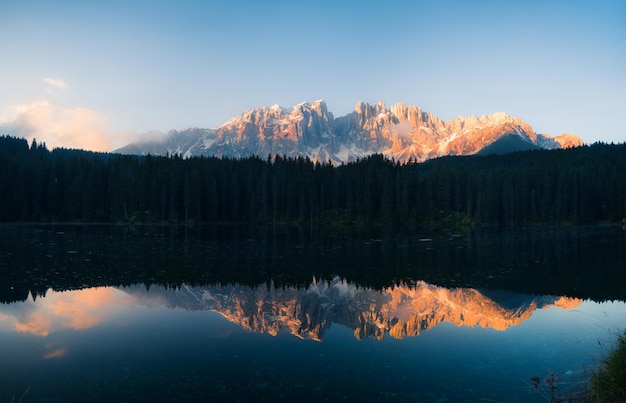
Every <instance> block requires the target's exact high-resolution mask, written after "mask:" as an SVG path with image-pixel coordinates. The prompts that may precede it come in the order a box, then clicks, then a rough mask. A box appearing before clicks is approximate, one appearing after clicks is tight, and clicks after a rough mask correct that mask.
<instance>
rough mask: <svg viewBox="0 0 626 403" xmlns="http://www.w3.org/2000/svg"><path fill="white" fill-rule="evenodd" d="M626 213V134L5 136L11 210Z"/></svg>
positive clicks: (287, 215) (308, 221) (282, 215)
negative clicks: (198, 148)
mask: <svg viewBox="0 0 626 403" xmlns="http://www.w3.org/2000/svg"><path fill="white" fill-rule="evenodd" d="M624 217H626V144H618V145H613V144H611V145H608V144H593V145H590V146H583V147H578V148H573V149H566V150H550V151H546V150H543V151H525V152H517V153H512V154H507V155H492V156H484V157H478V156H467V157H444V158H438V159H435V160H430V161H427V162H424V163H406V164H400V163H397V162H394V161H392V160H389V159H387V158H385V157H384V156H381V155H374V156H371V157H367V158H364V159H362V160H360V161H357V162H354V163H349V164H345V165H341V166H333V165H331V164H330V163H323V162H322V163H319V162H312V161H310V160H309V159H307V158H302V157H298V158H288V157H284V156H272V157H269V156H268V157H267V158H266V159H263V158H259V157H250V158H246V159H241V160H233V159H222V158H216V157H193V158H188V159H183V158H181V157H180V156H177V155H174V156H168V157H161V156H128V155H117V154H108V153H93V152H86V151H80V150H67V149H59V148H57V149H54V150H52V151H50V150H48V149H47V148H46V146H45V144H37V142H36V141H35V140H34V141H33V142H32V143H31V144H28V142H27V141H26V140H25V139H20V138H14V137H9V136H4V137H0V221H2V222H72V221H79V222H136V223H138V222H152V223H186V224H192V223H195V224H199V223H250V224H259V225H271V226H276V225H279V226H280V225H291V224H293V225H303V226H307V228H311V229H312V230H316V231H329V232H330V231H346V230H349V231H369V230H372V229H376V230H383V231H393V232H396V231H397V232H415V231H463V230H468V229H471V228H473V227H477V226H497V227H509V226H525V225H536V224H591V223H607V222H619V221H621V220H623V219H624Z"/></svg>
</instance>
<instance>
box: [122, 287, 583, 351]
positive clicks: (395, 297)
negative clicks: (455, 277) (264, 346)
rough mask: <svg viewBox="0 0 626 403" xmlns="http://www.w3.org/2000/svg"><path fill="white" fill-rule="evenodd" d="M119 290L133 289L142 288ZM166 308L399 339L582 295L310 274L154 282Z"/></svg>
mask: <svg viewBox="0 0 626 403" xmlns="http://www.w3.org/2000/svg"><path fill="white" fill-rule="evenodd" d="M125 292H128V293H131V294H133V295H137V296H139V294H141V293H145V292H146V291H145V289H143V288H140V287H137V288H136V289H134V290H125ZM155 294H159V295H160V296H161V300H162V301H165V304H166V305H167V306H169V307H171V308H182V309H187V310H212V311H215V312H218V313H220V314H221V315H222V316H224V317H225V318H226V319H228V320H229V321H231V322H233V323H236V324H238V325H240V326H241V327H242V328H244V329H246V330H249V331H253V332H260V333H269V334H271V335H276V334H278V333H279V332H281V331H283V332H288V333H290V334H292V335H294V336H297V337H299V338H303V339H311V340H317V341H321V340H322V339H323V338H324V333H325V331H326V330H327V329H329V328H330V327H331V325H332V323H338V324H341V325H344V326H346V327H348V328H351V329H353V331H354V336H355V337H356V338H357V339H362V338H367V337H373V338H376V339H379V340H380V339H382V338H383V337H384V336H385V334H388V335H390V336H392V337H394V338H398V339H402V338H403V337H406V336H416V335H419V334H420V333H421V332H422V331H425V330H429V329H432V328H433V327H435V326H436V325H437V324H439V323H441V322H449V323H453V324H455V325H457V326H471V327H474V326H481V327H485V328H487V327H489V328H493V329H496V330H505V329H507V328H509V327H511V326H516V325H519V324H520V323H522V322H523V321H525V320H526V319H528V318H530V316H531V315H532V314H533V312H534V310H535V309H539V308H544V307H548V306H558V307H560V308H563V309H570V308H575V307H577V306H578V305H580V303H581V302H582V300H580V299H577V298H566V297H550V296H544V297H536V296H526V295H521V294H514V293H505V292H500V293H494V294H493V295H490V296H487V295H486V294H485V293H481V292H480V291H478V290H475V289H471V288H455V289H448V288H443V287H437V286H434V285H431V284H428V283H425V282H423V281H419V282H417V283H415V284H412V285H410V286H394V287H390V288H387V289H384V290H381V291H378V290H373V289H371V288H363V287H358V286H357V285H355V284H350V283H348V282H346V281H345V280H342V279H340V278H338V277H337V278H334V279H333V280H331V281H317V280H313V281H312V282H311V284H310V285H309V286H308V287H307V288H296V287H280V288H275V287H273V286H270V287H267V286H266V285H265V284H262V285H259V286H258V287H256V288H251V287H246V286H241V285H225V286H215V287H189V286H183V287H182V288H181V289H179V290H173V289H160V288H158V287H153V288H152V289H151V290H150V297H151V298H154V296H155Z"/></svg>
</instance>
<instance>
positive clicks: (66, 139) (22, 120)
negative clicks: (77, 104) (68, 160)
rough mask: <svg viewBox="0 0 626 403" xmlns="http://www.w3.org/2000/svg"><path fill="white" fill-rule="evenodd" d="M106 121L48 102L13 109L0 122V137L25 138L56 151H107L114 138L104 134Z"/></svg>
mask: <svg viewBox="0 0 626 403" xmlns="http://www.w3.org/2000/svg"><path fill="white" fill-rule="evenodd" d="M106 125H107V123H106V119H105V117H104V116H102V115H101V114H99V113H98V112H96V111H93V110H91V109H87V108H62V107H59V106H55V105H52V104H50V103H49V102H48V101H37V102H31V103H28V104H21V105H16V106H14V107H13V108H12V111H11V114H10V117H8V118H6V117H5V118H3V119H0V134H8V135H11V136H16V137H24V138H26V139H27V140H28V141H29V142H30V141H32V139H33V138H36V139H37V142H39V143H41V142H45V143H46V145H47V147H48V149H53V148H55V147H65V148H80V149H84V150H91V151H110V150H111V148H112V147H113V146H114V145H115V144H114V138H113V136H111V135H110V134H108V133H106V132H105V129H106Z"/></svg>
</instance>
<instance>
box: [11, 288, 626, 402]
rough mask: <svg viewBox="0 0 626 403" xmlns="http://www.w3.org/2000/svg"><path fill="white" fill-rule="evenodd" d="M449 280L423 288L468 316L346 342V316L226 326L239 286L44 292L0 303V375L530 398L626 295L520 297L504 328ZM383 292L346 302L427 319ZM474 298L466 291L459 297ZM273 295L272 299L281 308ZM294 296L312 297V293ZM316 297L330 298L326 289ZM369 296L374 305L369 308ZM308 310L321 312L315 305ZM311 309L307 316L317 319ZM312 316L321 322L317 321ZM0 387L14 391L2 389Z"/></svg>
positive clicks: (75, 381) (47, 390) (123, 383)
mask: <svg viewBox="0 0 626 403" xmlns="http://www.w3.org/2000/svg"><path fill="white" fill-rule="evenodd" d="M338 286H340V288H341V289H340V290H339V291H345V292H344V293H343V294H341V293H338V295H339V294H341V296H343V297H345V296H347V295H349V294H351V293H353V292H356V291H358V290H352V289H351V288H350V287H351V285H350V284H349V283H347V282H340V283H338ZM320 287H321V285H320V284H318V288H317V291H320V292H321V291H323V290H321V288H320ZM266 289H267V288H263V287H261V288H260V289H259V288H257V289H255V288H251V289H250V293H251V294H252V299H251V301H249V302H250V304H247V303H243V304H241V306H240V308H242V309H244V308H245V307H246V306H250V307H252V310H253V311H254V312H258V304H257V302H258V301H264V302H265V303H267V304H269V303H270V299H271V298H269V297H268V299H267V300H266V299H265V298H264V297H263V295H262V293H261V291H264V290H266ZM446 290H447V289H442V288H439V287H432V288H428V289H427V290H426V291H429V292H430V291H432V292H434V293H435V294H436V295H437V296H438V299H436V301H439V303H440V304H443V302H442V301H445V302H446V304H443V305H445V307H446V309H444V310H443V311H441V312H443V314H442V315H443V316H445V318H446V319H453V317H452V316H451V312H454V310H448V309H447V307H448V305H447V304H452V305H450V306H453V307H454V306H457V305H459V304H461V305H463V307H464V311H463V312H464V313H463V315H464V316H465V315H466V314H468V315H469V314H471V315H473V317H470V318H465V317H464V318H463V320H467V321H469V322H463V323H464V325H463V326H460V325H459V323H455V322H454V321H452V320H450V321H447V320H442V321H441V322H438V324H437V325H436V326H434V327H432V328H430V329H429V330H428V331H424V332H422V333H421V335H420V336H419V337H403V340H402V341H400V340H398V339H397V338H395V337H385V338H384V339H383V338H382V337H381V338H379V340H377V339H376V337H371V335H370V334H369V333H368V334H364V337H363V338H362V339H361V340H356V339H355V337H354V336H355V333H354V329H352V328H351V327H350V326H351V322H350V321H348V320H346V322H345V323H342V320H344V319H346V318H343V317H334V318H333V319H335V320H336V321H333V323H332V326H329V327H328V328H326V330H327V333H326V336H324V341H323V343H309V342H307V341H302V340H300V339H297V338H295V337H293V336H292V335H291V334H286V333H285V332H279V333H280V334H277V335H276V337H270V335H271V334H272V333H271V332H266V333H265V334H260V333H258V332H257V331H258V329H259V328H256V327H255V328H254V329H255V331H254V332H249V331H246V330H245V329H246V328H244V327H243V326H241V323H240V322H242V321H243V319H247V320H248V322H247V323H250V321H254V320H255V319H251V318H250V317H248V316H245V315H244V316H241V317H239V319H241V320H240V321H234V323H236V324H233V323H231V322H229V321H227V320H225V319H223V317H222V316H224V315H220V314H219V313H220V311H219V310H218V309H216V308H217V306H214V305H212V304H214V303H217V302H219V301H231V300H233V299H236V298H235V297H234V296H237V295H239V296H241V295H243V294H245V291H246V289H245V287H243V286H242V287H230V288H228V287H225V286H212V287H211V286H207V287H206V288H205V287H198V288H196V287H187V286H182V287H181V288H179V289H166V288H163V287H157V286H154V287H152V288H151V289H150V291H146V290H145V288H144V287H142V286H140V285H137V286H132V287H128V288H123V289H116V288H92V289H84V290H78V291H68V292H54V291H52V290H48V292H47V293H46V296H45V297H42V298H37V300H35V301H33V300H32V299H29V300H27V301H24V302H20V303H12V304H3V305H0V357H2V359H1V360H0V373H3V376H4V374H6V377H4V378H3V380H2V381H1V382H0V396H6V395H7V393H8V395H9V396H12V395H16V396H18V397H19V396H20V395H21V394H23V393H24V390H26V389H27V388H29V386H30V385H32V388H31V389H30V390H29V392H28V396H27V397H30V398H31V399H32V400H34V401H37V400H50V399H51V400H59V401H80V400H83V399H85V397H86V396H90V394H91V395H93V396H95V398H96V399H97V400H103V401H119V400H125V399H127V398H128V396H136V397H138V398H143V400H146V401H151V400H155V399H156V400H159V398H160V399H161V400H162V399H165V398H167V399H170V398H174V395H176V397H177V398H180V396H181V393H186V394H187V395H186V396H190V400H203V398H204V399H206V397H207V396H210V393H215V389H213V388H214V385H230V387H232V389H236V388H244V389H245V388H246V387H251V388H253V389H251V391H250V393H253V394H255V395H257V394H263V396H268V395H271V394H272V393H283V392H285V390H287V392H285V393H292V395H289V394H288V395H287V396H290V397H294V399H292V400H302V399H306V398H305V397H303V396H304V395H298V393H300V392H301V389H303V388H306V387H307V386H306V384H305V383H299V382H301V380H302V379H307V377H310V376H311V374H312V373H314V374H315V376H316V377H317V378H316V381H317V382H318V384H321V385H325V387H324V389H323V390H324V392H323V393H331V392H328V391H332V393H335V394H334V395H332V394H331V395H328V396H324V397H326V398H327V400H339V398H340V397H341V396H339V395H338V394H343V393H356V394H358V393H361V394H362V395H361V397H362V400H368V397H370V398H371V396H368V394H369V393H374V394H375V393H379V396H383V395H384V396H391V393H394V394H396V393H397V394H398V396H407V397H408V398H407V399H406V400H407V401H432V400H436V399H437V398H439V397H440V396H448V397H447V401H457V400H461V397H462V398H465V399H466V400H471V401H477V400H480V399H481V398H484V399H483V400H490V401H510V400H511V397H512V396H513V397H515V398H518V400H519V401H531V400H533V399H534V401H539V400H538V399H535V398H536V397H540V396H538V395H537V396H535V395H532V394H530V395H529V394H528V393H527V392H528V391H530V393H534V391H532V390H530V389H528V385H527V384H525V383H524V380H527V379H529V378H530V377H531V376H541V377H544V376H547V375H548V374H551V373H557V374H560V376H562V377H563V387H567V384H566V382H571V383H572V384H573V383H575V382H578V380H579V379H581V378H580V377H584V376H586V374H585V373H583V369H584V368H589V366H592V365H594V363H595V362H596V361H594V360H595V359H597V357H598V355H599V354H601V353H603V352H604V351H606V350H607V349H608V348H610V346H612V344H613V343H614V335H615V334H616V331H617V330H620V329H623V328H624V327H626V303H625V302H604V303H596V302H593V301H581V300H575V299H566V298H561V299H556V301H554V299H553V298H543V299H542V298H538V299H536V301H544V302H546V301H547V302H549V304H548V305H542V303H540V304H538V305H533V304H531V305H533V309H534V307H537V306H543V307H544V308H545V309H534V310H533V311H532V314H528V312H527V311H526V314H524V315H523V317H524V318H526V319H525V320H522V321H521V322H520V323H517V322H515V323H514V324H513V325H511V326H508V327H506V331H496V329H498V327H491V326H488V325H487V323H489V324H493V323H494V320H489V321H487V322H485V321H484V320H482V319H481V320H477V319H476V318H478V317H479V316H481V312H482V314H483V315H484V316H488V315H489V314H495V315H496V316H495V318H498V317H500V316H501V315H500V313H501V311H502V309H503V308H501V307H500V308H498V306H499V304H497V303H495V302H494V301H496V300H498V298H496V297H495V296H492V297H493V298H494V299H493V300H492V302H491V303H488V302H489V300H490V299H489V297H487V294H488V293H486V292H485V293H484V294H481V295H482V296H483V297H482V298H481V297H480V296H479V295H474V294H473V293H463V292H461V291H462V289H451V290H447V291H446ZM466 290H472V289H466ZM203 291H204V292H203ZM273 291H274V294H273V296H274V297H277V296H279V295H281V294H280V292H282V291H284V293H283V294H282V295H283V296H284V297H285V299H284V300H283V302H289V304H287V303H285V304H284V306H285V307H291V308H293V311H289V310H288V309H287V310H284V311H281V312H284V314H285V316H288V315H292V314H293V312H298V311H300V308H301V307H302V304H300V308H299V307H298V306H296V305H297V302H296V300H295V299H292V298H291V297H293V296H294V294H292V293H291V291H294V290H291V291H290V289H289V288H287V289H284V290H283V289H280V290H273ZM361 291H363V290H361ZM388 291H389V292H391V293H392V294H393V295H389V298H386V297H385V296H382V297H381V298H380V299H379V300H375V298H374V299H373V297H374V296H373V294H370V293H366V294H358V293H356V294H355V297H356V300H357V302H358V301H361V302H363V303H364V304H365V305H359V304H357V305H356V306H357V307H360V308H359V309H361V308H363V307H365V308H367V309H366V311H359V312H362V313H363V314H365V313H369V314H372V315H374V313H375V312H374V310H375V309H376V307H378V308H382V309H383V311H384V312H388V315H387V316H388V317H389V318H392V320H391V321H390V322H389V323H397V322H394V320H395V319H393V318H397V319H398V320H399V321H400V320H404V321H410V320H412V318H413V316H412V315H415V314H416V312H418V315H422V316H421V317H422V318H428V317H430V316H432V315H431V314H430V312H431V310H429V309H432V307H431V308H429V306H428V298H422V299H421V300H420V301H417V299H419V298H420V297H423V296H424V295H422V294H420V293H419V292H418V290H416V289H411V290H404V289H402V288H401V287H394V288H393V289H389V290H388ZM472 291H473V292H477V291H476V290H472ZM303 292H305V293H306V290H305V291H303ZM309 294H310V293H309ZM426 294H429V293H426ZM307 295H308V294H307ZM429 295H430V294H429ZM472 295H474V296H475V297H476V298H474V299H470V298H469V296H472ZM197 296H201V297H200V298H196V297H197ZM209 296H210V297H211V298H209ZM455 296H456V298H455ZM497 296H498V297H500V298H502V295H501V294H500V295H497ZM309 297H310V295H309ZM361 297H362V298H361ZM519 297H520V299H523V300H524V301H527V302H528V300H526V299H525V298H526V297H530V296H527V295H520V296H519ZM340 300H342V298H340ZM500 300H502V299H500ZM280 301H281V300H280V298H277V299H274V302H275V303H278V305H280ZM299 301H300V302H303V301H302V300H299ZM305 301H306V302H307V303H308V304H309V305H311V303H312V302H314V301H313V300H311V299H308V300H305ZM316 301H317V300H316ZM319 301H320V302H323V303H327V304H328V305H329V306H335V308H337V307H338V306H339V302H337V301H335V302H333V301H332V300H330V299H325V298H321V299H319ZM375 301H378V302H381V303H380V304H373V305H376V306H373V305H372V302H375ZM510 301H512V300H507V302H510ZM238 302H240V303H241V302H242V301H233V303H234V304H235V305H237V303H238ZM244 302H245V301H244ZM304 305H307V304H304ZM313 305H315V304H313ZM513 305H514V304H513V303H511V306H513ZM280 306H283V305H280ZM479 306H484V307H485V310H484V311H481V310H479V309H478V307H479ZM523 306H529V305H528V303H526V304H524V305H523ZM221 308H222V309H223V308H224V305H221ZM291 308H290V309H291ZM309 308H312V309H311V312H314V313H316V314H317V313H320V311H319V309H317V308H316V306H312V307H311V306H309ZM509 308H510V307H507V309H509ZM350 309H352V310H354V309H355V308H354V307H353V308H350ZM350 309H349V310H350ZM385 310H386V311H385ZM513 311H514V312H518V313H519V312H521V311H518V310H515V309H513ZM246 312H248V311H246ZM308 312H309V311H306V312H304V313H305V314H306V313H308ZM231 313H233V315H234V314H235V311H232V312H231ZM444 314H445V315H444ZM499 315H500V316H499ZM254 318H256V319H259V318H260V317H257V316H254ZM309 318H310V319H311V321H310V323H309V322H307V323H308V324H309V325H310V326H313V325H316V324H317V322H318V321H319V320H320V319H324V318H321V317H320V318H313V317H312V316H309ZM359 318H360V319H361V320H362V319H365V318H366V317H365V316H359ZM379 319H380V318H379ZM321 323H324V324H329V322H328V320H325V321H324V320H322V321H321ZM368 323H376V324H379V325H380V324H381V323H382V322H381V321H375V322H368ZM496 323H499V322H497V321H496ZM470 324H471V327H470ZM86 329H89V330H86ZM364 329H365V330H367V329H369V328H368V327H365V328H364ZM248 330H252V328H251V327H250V326H249V329H248ZM500 330H505V329H503V328H502V329H500ZM387 331H388V332H389V330H387ZM387 334H390V333H387ZM404 335H405V336H408V333H407V334H404ZM250 379H252V382H251V381H250ZM207 380H210V382H207ZM353 380H358V381H356V382H357V384H358V390H356V391H354V390H353V391H349V392H346V390H348V389H346V388H349V386H346V385H350V384H351V381H353ZM442 380H443V381H442ZM5 385H12V387H13V389H9V391H8V392H7V391H6V388H5V389H3V387H4V386H5ZM250 385H252V386H250ZM259 385H260V386H259ZM293 385H298V386H297V387H295V386H293ZM224 387H226V388H227V389H225V390H228V391H230V390H231V389H228V387H227V386H224ZM272 388H274V389H272ZM290 388H291V389H290ZM364 388H365V389H364ZM268 389H269V390H268ZM279 389H280V392H279ZM570 390H571V389H570ZM51 391H52V392H51ZM3 393H4V394H3ZM302 393H303V394H307V395H306V396H309V398H310V396H313V395H312V394H314V393H321V392H320V390H319V389H315V386H314V387H313V389H311V390H308V389H307V390H306V391H302ZM455 393H457V394H456V395H455ZM468 393H470V395H468ZM173 394H174V395H173ZM403 394H404V395H403ZM191 396H193V397H194V399H192V398H191ZM220 397H222V398H223V396H220ZM299 397H301V398H302V399H298V398H299ZM0 399H1V397H0ZM25 400H26V399H25ZM222 400H223V399H222ZM383 400H384V399H383Z"/></svg>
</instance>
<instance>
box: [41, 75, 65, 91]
mask: <svg viewBox="0 0 626 403" xmlns="http://www.w3.org/2000/svg"><path fill="white" fill-rule="evenodd" d="M43 81H44V82H45V83H46V84H48V85H50V86H52V87H55V88H60V89H62V90H64V89H66V88H67V83H66V82H65V81H64V80H61V79H60V78H44V79H43Z"/></svg>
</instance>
